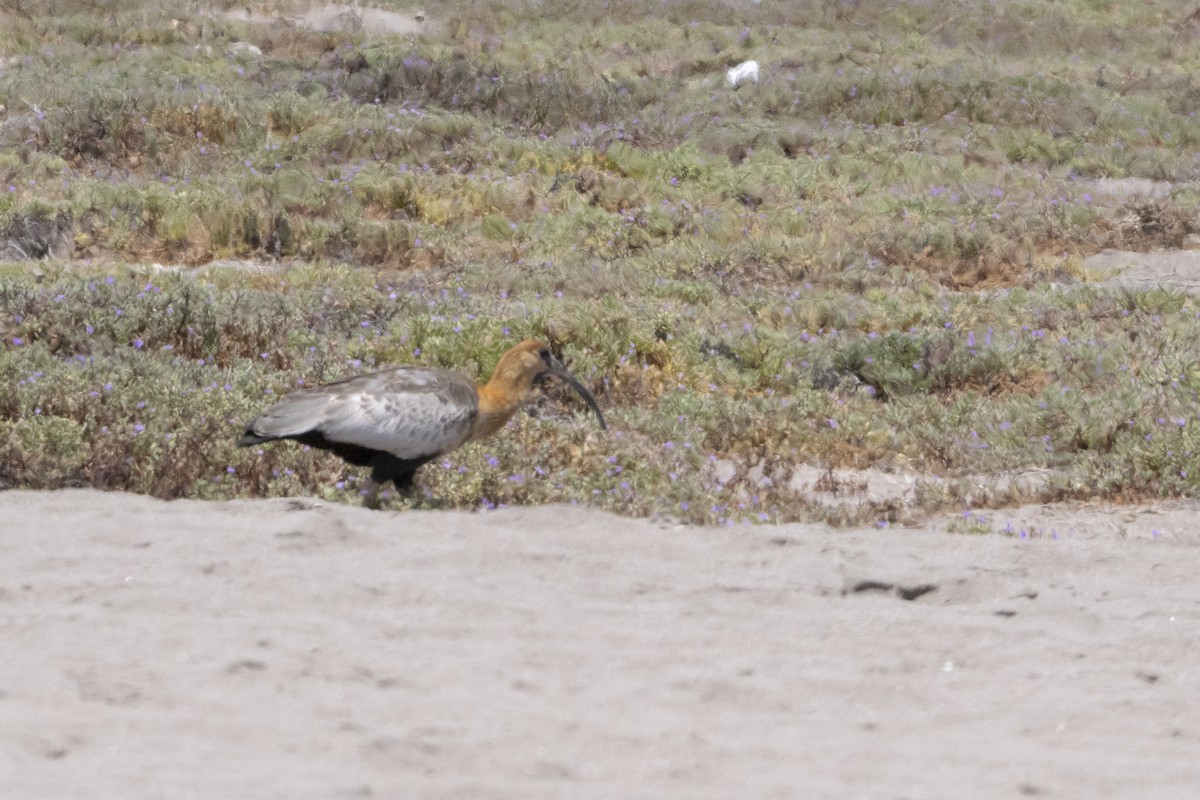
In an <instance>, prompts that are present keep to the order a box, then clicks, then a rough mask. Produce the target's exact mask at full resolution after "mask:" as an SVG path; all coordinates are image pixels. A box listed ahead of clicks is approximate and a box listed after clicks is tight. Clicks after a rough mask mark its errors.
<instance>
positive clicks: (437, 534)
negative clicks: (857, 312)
mask: <svg viewBox="0 0 1200 800" xmlns="http://www.w3.org/2000/svg"><path fill="white" fill-rule="evenodd" d="M312 505H313V504H312V502H311V501H307V502H302V501H285V500H277V501H261V502H254V501H247V502H235V503H202V502H191V501H178V502H174V503H164V502H159V501H156V500H152V499H148V498H145V497H137V496H130V495H123V494H100V493H96V492H90V491H71V492H59V493H31V492H6V493H0V548H2V550H0V552H2V557H0V797H3V798H30V799H33V800H44V799H47V798H69V797H81V798H122V800H141V799H142V798H171V799H172V800H175V799H177V798H178V799H182V798H214V799H218V798H219V799H221V800H224V799H225V798H251V797H252V798H288V799H289V800H299V799H305V798H313V800H317V799H318V798H320V799H321V800H325V799H327V798H347V797H374V798H472V799H474V798H597V799H599V798H605V799H609V798H612V799H613V800H621V799H623V798H688V799H689V800H692V799H702V798H801V797H803V798H881V799H885V800H899V798H909V799H910V800H917V799H918V798H993V797H994V798H1003V797H1021V796H1045V797H1059V798H1106V797H1122V798H1151V797H1153V798H1196V797H1197V796H1200V757H1198V756H1200V645H1198V642H1200V636H1198V634H1200V630H1198V623H1200V589H1198V588H1197V580H1196V565H1197V555H1198V554H1200V524H1196V522H1195V520H1196V509H1197V507H1196V506H1191V505H1185V504H1181V505H1176V506H1172V507H1160V508H1159V509H1155V510H1146V509H1143V510H1142V511H1141V512H1139V513H1140V514H1141V516H1140V517H1138V519H1137V520H1136V524H1135V525H1133V526H1132V527H1131V528H1130V531H1133V530H1134V529H1135V528H1136V529H1137V530H1138V531H1142V532H1144V531H1145V530H1147V529H1148V528H1149V527H1150V526H1151V525H1152V526H1153V527H1154V528H1155V529H1157V530H1159V531H1161V535H1159V536H1158V537H1157V538H1152V539H1151V538H1134V539H1130V538H1122V536H1120V535H1119V534H1116V533H1114V531H1116V530H1117V529H1118V527H1119V526H1120V525H1121V524H1122V520H1125V521H1129V520H1132V519H1133V515H1132V514H1131V513H1130V512H1129V511H1127V510H1123V511H1119V512H1104V511H1087V510H1076V511H1071V510H1064V509H1061V508H1059V509H1045V510H1040V511H1037V512H1036V513H1035V512H1033V511H1028V513H1030V514H1032V515H1033V516H1034V517H1037V518H1038V519H1040V520H1043V521H1046V520H1049V521H1051V522H1053V521H1055V520H1057V524H1058V525H1059V528H1060V529H1064V530H1065V529H1066V528H1067V527H1068V526H1070V527H1072V528H1073V531H1074V533H1073V535H1071V536H1068V537H1065V538H1061V539H1059V540H1049V539H1047V540H1031V541H1021V540H1018V539H1013V538H1005V537H1000V536H963V535H951V534H946V533H939V532H934V531H932V530H926V531H919V530H917V531H914V530H896V529H893V530H890V531H882V532H880V531H862V530H857V531H849V532H846V531H831V530H829V529H827V528H824V527H820V526H786V527H766V526H764V527H754V528H749V527H747V528H737V529H732V530H706V529H696V528H687V527H683V528H671V527H664V526H656V525H655V524H652V523H649V522H641V521H631V520H626V519H618V518H614V517H611V516H607V515H604V514H600V513H595V512H589V511H584V510H572V509H565V508H532V509H514V510H509V511H502V512H497V513H491V514H483V515H479V514H461V513H410V514H400V513H371V512H369V511H366V510H363V509H358V508H344V507H328V506H322V507H318V508H313V507H312ZM1139 535H1140V534H1139ZM870 582H875V583H878V584H889V585H896V586H899V587H901V589H902V590H903V591H904V592H905V593H907V594H910V595H916V594H918V593H919V591H920V587H923V586H936V587H937V588H936V590H934V591H929V592H927V593H925V594H923V595H921V596H919V597H917V598H916V599H915V600H912V601H909V600H905V599H902V598H901V597H900V596H898V595H897V593H896V591H895V590H891V591H884V590H883V589H882V588H880V589H879V590H878V591H853V590H854V589H855V587H858V588H860V589H865V588H867V587H869V586H870Z"/></svg>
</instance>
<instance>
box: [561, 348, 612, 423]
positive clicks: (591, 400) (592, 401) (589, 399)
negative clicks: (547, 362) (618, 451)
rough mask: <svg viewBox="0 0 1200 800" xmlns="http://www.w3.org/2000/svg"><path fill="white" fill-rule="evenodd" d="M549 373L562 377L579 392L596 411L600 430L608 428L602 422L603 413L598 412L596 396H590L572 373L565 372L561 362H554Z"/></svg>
mask: <svg viewBox="0 0 1200 800" xmlns="http://www.w3.org/2000/svg"><path fill="white" fill-rule="evenodd" d="M551 374H552V375H554V376H556V377H558V378H562V379H563V380H564V381H566V382H567V383H569V384H570V385H571V388H572V389H574V390H575V391H577V392H579V396H580V397H582V398H583V401H584V402H585V403H587V404H588V407H589V408H590V409H592V411H595V412H596V419H598V420H600V428H601V429H602V430H608V425H607V424H605V422H604V415H603V414H601V413H600V406H598V405H596V398H594V397H592V393H591V392H589V391H588V390H587V389H585V388H584V386H583V384H582V383H580V382H579V381H577V380H576V379H575V376H574V375H572V374H571V373H569V372H567V371H566V370H565V369H564V368H563V366H562V365H561V364H555V365H554V369H553V370H552V371H551Z"/></svg>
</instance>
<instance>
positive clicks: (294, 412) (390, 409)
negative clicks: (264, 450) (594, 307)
mask: <svg viewBox="0 0 1200 800" xmlns="http://www.w3.org/2000/svg"><path fill="white" fill-rule="evenodd" d="M543 376H553V377H555V378H558V379H560V380H563V381H565V382H566V383H567V384H569V385H570V386H571V387H572V388H574V389H575V391H576V392H578V393H579V394H580V396H581V397H582V398H583V399H584V401H585V402H586V403H587V404H588V407H589V408H591V410H592V411H594V412H596V417H597V419H599V421H600V427H601V428H607V427H608V426H607V425H605V423H604V415H603V414H601V413H600V407H599V406H598V405H597V404H596V400H595V398H594V397H592V395H591V393H590V392H589V391H588V390H587V389H586V388H585V387H584V386H583V384H582V383H580V382H579V381H578V380H577V379H576V378H575V377H574V376H573V375H571V373H569V372H568V371H567V370H566V369H565V368H564V367H563V365H562V364H560V363H559V362H558V360H557V359H556V358H555V357H554V355H553V354H552V353H551V352H550V348H549V347H548V346H547V345H546V344H545V343H544V342H539V341H536V340H532V339H527V340H526V341H523V342H521V343H520V344H518V345H517V346H515V347H513V348H512V349H511V350H509V351H508V352H506V353H505V354H504V355H503V356H501V357H500V361H499V363H497V364H496V369H495V371H493V373H492V377H491V380H489V381H488V382H487V383H485V384H483V385H476V384H475V382H474V381H472V380H470V379H469V378H467V377H465V376H462V375H459V374H458V373H455V372H451V371H450V370H445V369H438V368H436V367H424V366H419V365H415V364H408V365H404V366H399V367H393V368H391V369H386V370H383V371H381V372H373V373H370V374H367V375H358V376H356V377H352V378H345V379H343V380H340V381H335V382H334V383H330V384H326V385H324V386H316V387H313V388H311V389H300V390H298V391H295V392H292V393H291V394H288V395H286V396H285V397H284V398H283V399H282V400H280V401H279V402H278V403H276V404H275V405H273V406H271V407H270V408H268V409H267V410H266V411H264V412H262V414H260V415H259V416H258V417H257V418H256V419H254V420H253V421H251V422H250V423H249V424H248V425H247V426H246V432H245V435H243V436H242V438H241V439H239V440H238V445H240V446H242V447H249V446H251V445H256V444H263V443H265V442H273V441H276V440H280V439H291V440H294V441H297V442H300V443H301V444H306V445H308V446H310V447H315V448H318V449H321V450H328V451H329V452H331V453H334V454H335V455H338V456H340V457H341V458H342V459H344V460H345V461H347V462H349V463H350V464H353V465H355V466H359V467H370V468H371V478H370V480H369V481H368V482H367V485H366V491H365V493H364V505H366V506H367V507H368V508H377V507H378V493H379V489H380V487H381V486H382V485H384V484H386V483H387V482H388V481H392V482H393V483H394V484H395V486H396V488H397V489H398V490H399V491H401V492H409V491H411V490H412V488H413V475H414V474H415V473H416V471H417V469H418V468H420V467H421V465H423V464H425V463H427V462H429V461H432V460H433V459H435V458H437V457H438V456H441V455H444V454H446V453H449V452H450V451H451V450H455V449H457V448H458V447H461V446H462V445H464V444H466V443H468V442H474V441H478V440H479V439H483V438H484V437H486V436H490V435H491V434H493V433H495V432H496V431H497V430H499V429H500V428H502V427H503V426H504V424H505V423H506V422H508V419H509V417H511V416H512V415H513V414H514V413H516V411H517V409H519V408H520V407H521V406H522V405H523V404H524V403H525V402H526V401H527V400H529V398H530V397H532V395H533V393H534V386H535V382H536V381H537V380H538V379H540V378H542V377H543Z"/></svg>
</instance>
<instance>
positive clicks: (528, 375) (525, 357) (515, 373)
mask: <svg viewBox="0 0 1200 800" xmlns="http://www.w3.org/2000/svg"><path fill="white" fill-rule="evenodd" d="M543 375H553V376H554V377H556V378H559V379H560V380H563V381H565V382H567V383H568V384H570V385H571V388H573V389H574V390H575V391H577V392H578V393H579V395H580V396H581V397H582V398H583V399H584V402H586V403H587V404H588V407H589V408H591V409H592V411H594V412H596V417H597V418H598V419H599V420H600V427H601V428H607V427H608V426H607V425H605V423H604V415H603V414H601V413H600V407H599V406H598V405H596V399H595V398H594V397H592V394H591V392H589V391H588V390H587V389H586V388H584V386H583V384H581V383H580V382H579V381H578V380H576V379H575V376H573V375H572V374H571V373H569V372H567V370H566V368H565V367H563V365H562V364H560V363H558V359H556V358H555V357H554V354H553V353H551V352H550V347H549V346H548V345H547V344H546V343H545V342H540V341H538V340H536V339H526V340H525V341H523V342H521V343H520V344H518V345H516V346H515V347H513V348H512V349H510V350H509V351H508V352H507V353H505V354H504V355H503V356H501V357H500V362H499V363H498V364H496V370H495V372H493V373H492V378H491V380H490V381H488V382H487V385H486V386H482V387H480V390H479V399H480V404H481V410H484V409H485V408H487V410H491V409H493V408H494V409H495V410H496V411H497V412H501V411H502V409H503V410H508V409H511V410H513V411H515V410H516V407H517V406H519V405H520V404H521V403H523V402H525V400H527V399H528V398H529V395H530V394H531V393H532V392H533V384H534V381H536V380H537V379H538V378H540V377H542V376H543ZM485 413H486V412H485ZM508 413H512V412H511V411H508Z"/></svg>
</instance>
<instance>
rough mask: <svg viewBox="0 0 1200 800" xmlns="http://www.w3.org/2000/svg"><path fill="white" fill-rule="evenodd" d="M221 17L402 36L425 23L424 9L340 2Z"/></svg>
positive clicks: (419, 29)
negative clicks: (368, 5)
mask: <svg viewBox="0 0 1200 800" xmlns="http://www.w3.org/2000/svg"><path fill="white" fill-rule="evenodd" d="M221 16H222V17H224V18H225V19H228V20H231V21H237V22H253V23H256V24H261V25H275V24H280V23H286V24H289V25H294V26H296V27H299V28H305V29H308V30H313V31H327V32H344V33H359V32H362V33H368V34H385V35H387V34H390V35H401V36H403V35H409V34H418V33H421V32H422V31H424V30H425V29H426V26H427V25H428V20H427V18H426V16H425V12H424V11H423V10H414V11H412V12H399V11H388V10H386V9H382V8H370V7H365V6H360V5H357V4H355V5H342V4H339V3H326V4H322V5H315V6H311V7H309V8H307V9H303V10H299V9H298V10H294V11H290V12H287V13H278V12H270V11H266V10H263V9H256V8H255V7H253V6H251V7H248V8H243V9H235V10H230V11H226V12H223V13H222V15H221Z"/></svg>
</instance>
